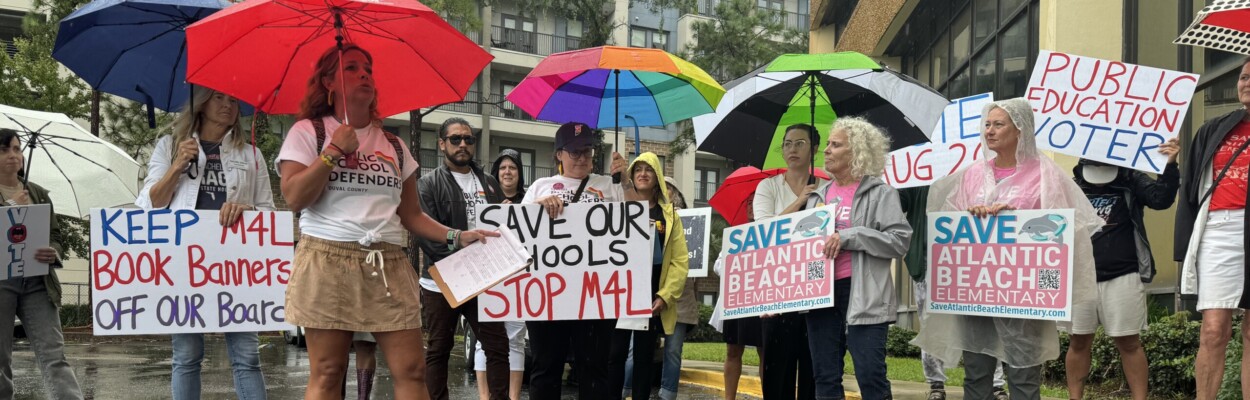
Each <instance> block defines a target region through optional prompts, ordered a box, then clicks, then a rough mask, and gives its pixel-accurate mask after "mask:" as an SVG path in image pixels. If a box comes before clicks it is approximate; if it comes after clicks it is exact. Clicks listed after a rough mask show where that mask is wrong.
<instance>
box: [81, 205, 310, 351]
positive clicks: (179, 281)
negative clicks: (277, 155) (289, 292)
mask: <svg viewBox="0 0 1250 400" xmlns="http://www.w3.org/2000/svg"><path fill="white" fill-rule="evenodd" d="M91 215H92V218H91V249H92V251H91V293H92V296H93V297H92V300H93V301H92V302H93V304H92V310H93V312H94V318H92V320H93V323H94V325H95V329H94V331H95V334H96V335H143V334H167V333H207V332H254V331H273V330H285V329H288V328H290V325H287V324H286V312H285V294H286V285H287V281H288V279H289V278H290V276H291V261H292V259H293V258H294V249H295V247H294V244H293V236H294V233H295V232H294V227H293V226H292V217H291V213H289V212H272V211H264V212H255V211H248V212H244V213H243V216H242V217H241V218H240V219H239V221H238V222H236V223H235V224H234V225H231V226H228V227H223V226H221V224H220V223H218V213H217V211H205V210H169V209H164V210H137V209H120V208H105V209H94V210H92V211H91Z"/></svg>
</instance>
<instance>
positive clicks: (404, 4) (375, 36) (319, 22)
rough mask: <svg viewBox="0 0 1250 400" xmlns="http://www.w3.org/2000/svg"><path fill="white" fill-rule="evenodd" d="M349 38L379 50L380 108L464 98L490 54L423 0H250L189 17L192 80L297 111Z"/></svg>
mask: <svg viewBox="0 0 1250 400" xmlns="http://www.w3.org/2000/svg"><path fill="white" fill-rule="evenodd" d="M345 43H350V44H354V45H357V46H360V47H361V48H363V49H364V50H366V51H368V52H369V53H370V54H371V55H372V56H373V80H374V82H375V84H376V86H377V88H378V90H377V93H378V112H379V113H380V114H382V116H390V115H394V114H398V113H401V112H405V111H409V110H415V109H418V108H422V107H429V106H434V105H438V104H444V103H450V102H456V101H460V100H463V99H464V96H465V94H466V93H468V90H469V86H470V85H472V84H473V80H474V79H477V76H478V74H480V73H481V72H482V69H483V68H485V67H486V66H487V65H488V64H489V63H490V60H491V59H492V58H493V57H492V56H491V55H490V54H489V53H487V52H486V51H485V50H482V48H481V47H478V45H477V44H475V43H473V41H471V40H469V38H467V37H465V36H464V35H463V34H461V33H460V32H459V31H457V30H456V29H455V28H453V27H452V26H451V25H449V24H448V23H447V22H446V21H443V19H442V18H440V17H439V16H438V14H437V13H435V12H434V10H431V9H430V8H429V7H426V6H425V5H423V4H421V3H419V2H417V1H416V0H247V1H245V2H243V3H239V4H236V5H233V6H231V7H228V8H226V9H224V10H222V11H220V12H217V13H216V14H213V15H212V16H209V17H207V18H205V19H203V20H200V21H199V22H197V23H195V24H193V25H191V26H190V27H187V46H188V53H187V80H189V81H191V82H193V83H196V84H199V85H203V86H207V87H210V88H213V89H217V90H219V91H221V92H223V93H226V94H229V95H231V96H234V97H237V98H238V99H239V100H241V101H243V102H245V103H248V104H255V105H256V107H257V108H259V109H261V110H263V111H265V112H267V113H271V114H291V113H295V112H298V111H299V105H300V101H301V100H303V98H304V93H305V92H306V90H307V85H308V78H309V77H310V76H311V75H312V74H313V68H314V65H315V64H316V62H317V58H318V57H320V56H321V54H322V53H324V52H325V51H326V50H327V49H329V48H331V47H334V46H336V45H338V44H345Z"/></svg>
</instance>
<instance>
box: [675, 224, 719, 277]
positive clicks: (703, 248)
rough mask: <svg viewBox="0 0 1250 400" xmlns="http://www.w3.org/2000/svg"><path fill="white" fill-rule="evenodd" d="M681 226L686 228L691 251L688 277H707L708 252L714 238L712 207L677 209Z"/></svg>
mask: <svg viewBox="0 0 1250 400" xmlns="http://www.w3.org/2000/svg"><path fill="white" fill-rule="evenodd" d="M677 216H678V217H681V226H682V228H683V229H685V230H686V249H687V250H688V252H689V253H690V270H689V271H687V273H686V277H688V278H703V277H707V270H708V265H707V252H708V250H709V249H711V247H710V246H709V245H708V243H709V242H710V241H711V239H712V209H711V208H708V207H703V208H691V209H684V210H677Z"/></svg>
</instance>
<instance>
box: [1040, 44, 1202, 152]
mask: <svg viewBox="0 0 1250 400" xmlns="http://www.w3.org/2000/svg"><path fill="white" fill-rule="evenodd" d="M1197 83H1198V75H1194V74H1189V73H1184V72H1177V71H1170V70H1166V69H1160V68H1152V67H1147V66H1141V65H1134V64H1128V63H1123V62H1119V61H1108V60H1100V59H1097V58H1091V57H1083V56H1078V55H1073V54H1064V53H1059V52H1052V51H1045V50H1044V51H1042V52H1041V53H1040V54H1039V55H1038V56H1037V65H1036V66H1035V67H1034V68H1033V74H1032V76H1031V77H1030V78H1029V88H1028V90H1027V91H1026V92H1025V97H1026V98H1027V99H1028V100H1029V103H1030V104H1032V105H1033V111H1034V112H1035V113H1036V129H1037V131H1036V134H1037V145H1038V147H1039V148H1041V149H1043V150H1054V151H1057V152H1060V153H1063V154H1068V155H1072V156H1077V157H1081V158H1087V159H1091V160H1097V161H1102V162H1105V163H1108V164H1113V165H1119V166H1122V167H1127V168H1132V169H1137V170H1142V171H1146V172H1153V173H1160V172H1163V167H1164V165H1166V164H1167V157H1166V156H1164V155H1162V154H1159V152H1158V151H1157V149H1158V148H1159V145H1160V144H1163V142H1165V141H1167V140H1168V139H1171V138H1174V137H1176V134H1177V131H1178V130H1179V129H1180V128H1181V124H1182V123H1184V121H1185V113H1186V112H1188V110H1189V101H1190V100H1191V99H1192V98H1193V96H1194V89H1195V88H1196V87H1197Z"/></svg>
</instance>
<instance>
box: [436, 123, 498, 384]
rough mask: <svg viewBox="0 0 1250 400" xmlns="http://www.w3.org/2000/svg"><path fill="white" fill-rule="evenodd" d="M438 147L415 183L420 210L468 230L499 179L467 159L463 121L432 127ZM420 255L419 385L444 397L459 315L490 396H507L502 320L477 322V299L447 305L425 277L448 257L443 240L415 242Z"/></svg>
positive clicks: (469, 149) (469, 150)
mask: <svg viewBox="0 0 1250 400" xmlns="http://www.w3.org/2000/svg"><path fill="white" fill-rule="evenodd" d="M438 149H439V150H440V151H441V152H442V153H443V165H440V166H438V168H437V169H435V170H434V171H432V172H430V173H428V174H426V175H425V176H422V177H421V179H420V180H419V181H418V182H417V191H418V192H420V194H421V209H422V210H424V211H425V213H426V214H428V215H429V216H430V218H433V219H434V220H435V221H438V222H439V223H442V224H443V225H447V226H448V227H451V228H453V229H460V230H469V229H474V226H475V225H476V223H475V220H476V216H477V215H476V214H477V209H476V207H477V205H479V204H497V203H500V202H502V201H503V191H502V190H500V188H499V182H497V181H495V178H492V177H490V176H489V175H486V174H485V173H483V172H482V169H481V168H480V167H478V165H477V164H476V163H475V162H474V161H473V156H474V154H475V153H476V152H477V137H476V136H474V133H473V128H472V127H471V126H469V122H468V121H465V120H463V119H460V118H450V119H448V120H447V121H445V122H443V125H442V126H441V127H439V129H438ZM420 244H421V251H422V252H423V253H424V255H425V257H423V260H424V261H423V262H422V268H421V319H422V321H423V323H424V326H425V331H426V342H427V347H428V349H427V352H426V355H425V363H426V367H425V383H426V387H428V388H429V390H430V398H431V399H433V400H446V399H447V398H448V391H447V360H448V359H449V358H450V357H451V348H452V346H453V345H455V334H456V323H457V322H458V320H459V319H460V317H461V316H464V319H465V321H466V322H468V324H469V327H470V328H471V329H473V335H474V336H475V337H477V340H478V341H479V342H481V343H482V352H484V353H486V378H487V379H486V380H487V385H488V387H489V389H490V399H491V400H507V399H508V336H507V332H506V331H505V330H504V325H503V323H502V322H479V321H478V319H477V300H470V301H469V302H466V303H464V304H462V305H460V307H457V308H452V307H451V305H450V304H448V303H447V300H446V299H445V298H444V297H443V295H442V293H440V291H439V288H438V284H437V283H435V282H434V280H433V279H431V278H430V272H429V269H430V266H432V265H434V264H435V263H437V262H438V261H439V260H442V259H443V258H446V257H447V256H449V255H451V253H452V250H451V249H450V248H449V246H448V245H447V243H444V242H433V241H429V240H424V239H422V240H420Z"/></svg>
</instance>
